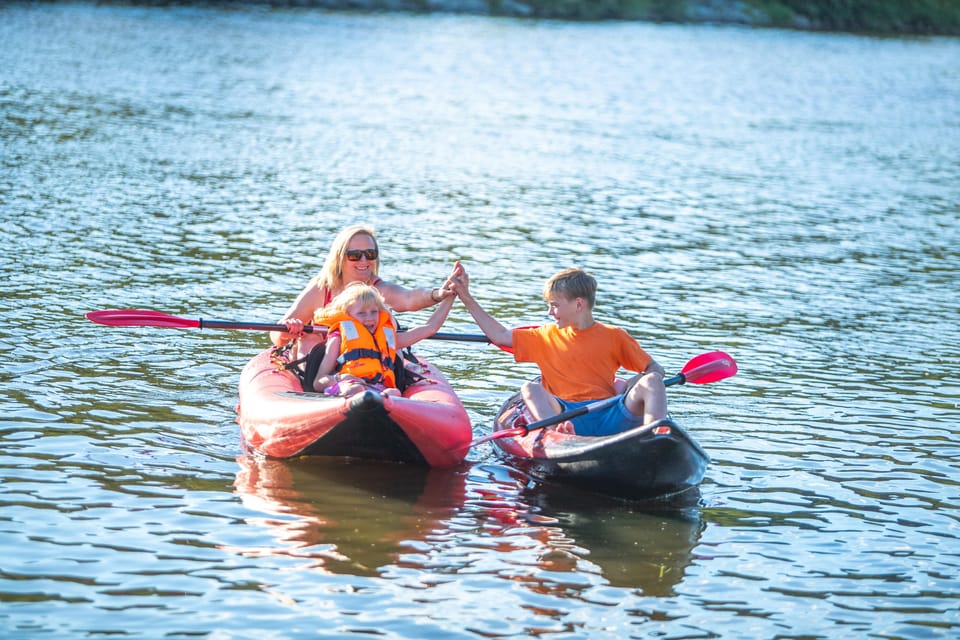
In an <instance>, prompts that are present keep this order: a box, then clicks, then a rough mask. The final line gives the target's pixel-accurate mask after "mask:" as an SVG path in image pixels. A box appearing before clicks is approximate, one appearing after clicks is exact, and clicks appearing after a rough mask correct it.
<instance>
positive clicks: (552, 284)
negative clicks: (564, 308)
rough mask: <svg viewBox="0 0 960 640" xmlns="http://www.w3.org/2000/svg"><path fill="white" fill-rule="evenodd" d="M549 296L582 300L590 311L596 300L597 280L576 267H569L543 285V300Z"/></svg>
mask: <svg viewBox="0 0 960 640" xmlns="http://www.w3.org/2000/svg"><path fill="white" fill-rule="evenodd" d="M551 294H560V295H562V296H563V297H564V298H567V299H568V300H575V299H576V298H583V299H584V300H586V302H587V306H589V307H590V308H591V309H592V308H593V305H594V303H595V302H596V299H597V280H596V278H594V277H593V276H592V275H590V274H589V273H587V272H586V271H584V270H583V269H580V268H578V267H571V268H569V269H564V270H563V271H559V272H557V273H555V274H553V275H552V276H551V277H550V279H549V280H547V283H546V284H545V285H543V299H544V300H546V299H547V298H549V297H550V295H551Z"/></svg>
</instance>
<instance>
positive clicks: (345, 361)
mask: <svg viewBox="0 0 960 640" xmlns="http://www.w3.org/2000/svg"><path fill="white" fill-rule="evenodd" d="M444 293H446V292H444ZM453 301H454V296H452V295H445V296H444V297H443V300H442V301H441V302H440V304H439V306H438V307H437V309H436V310H435V311H434V312H433V315H431V316H430V319H429V320H427V323H426V324H424V325H422V326H419V327H415V328H413V329H410V330H408V331H403V332H398V331H397V325H396V322H395V321H394V319H393V316H392V315H391V314H390V312H389V311H387V307H386V304H385V303H384V300H383V296H382V295H380V292H379V291H377V289H376V287H373V286H370V285H368V284H364V283H362V282H354V283H351V284H349V285H347V286H346V287H345V288H344V290H343V291H342V292H341V293H340V294H339V295H337V296H336V297H335V298H334V299H333V300H332V301H331V302H330V304H328V305H327V306H326V307H324V308H323V309H319V310H317V312H316V313H315V314H314V318H313V322H314V324H319V325H325V326H328V327H330V330H329V332H328V333H327V344H326V351H325V353H324V356H323V360H322V361H321V362H320V368H319V369H318V370H317V375H316V377H315V378H314V380H313V390H314V391H322V392H325V393H328V394H331V395H345V396H352V395H354V394H355V393H358V392H360V391H363V390H364V389H367V388H374V389H377V390H381V391H382V392H383V395H400V391H399V389H397V380H396V374H395V373H394V363H395V362H396V361H397V358H398V354H399V352H400V350H401V349H405V348H406V347H409V346H411V345H413V344H416V343H417V342H420V341H421V340H423V339H424V338H429V337H430V336H432V335H433V334H435V333H436V332H437V331H439V329H440V327H441V325H443V323H444V321H445V320H446V319H447V315H449V313H450V308H451V307H452V306H453Z"/></svg>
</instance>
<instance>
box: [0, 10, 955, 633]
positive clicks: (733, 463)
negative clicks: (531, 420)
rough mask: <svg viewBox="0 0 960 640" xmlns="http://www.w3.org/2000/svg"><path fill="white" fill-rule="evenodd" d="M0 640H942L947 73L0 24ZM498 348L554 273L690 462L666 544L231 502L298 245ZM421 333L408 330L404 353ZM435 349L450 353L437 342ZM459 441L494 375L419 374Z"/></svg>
mask: <svg viewBox="0 0 960 640" xmlns="http://www.w3.org/2000/svg"><path fill="white" fill-rule="evenodd" d="M0 51H2V53H0V60H2V64H0V241H2V245H3V247H4V249H3V252H2V254H0V323H2V327H3V329H2V331H0V350H2V354H3V357H2V362H0V381H2V387H3V390H4V393H3V394H2V396H0V408H2V411H0V486H2V489H0V496H2V510H0V558H2V560H0V632H2V635H3V636H4V637H9V638H31V639H32V638H53V637H58V638H59V637H71V638H79V637H103V636H114V637H117V636H119V637H137V638H147V637H156V638H160V637H164V638H186V637H192V638H197V637H206V638H251V639H252V638H257V639H258V640H259V639H263V638H317V637H324V638H326V637H329V638H334V637H347V636H354V635H356V636H365V637H369V636H371V635H372V636H376V637H381V638H471V639H476V638H492V637H496V638H521V637H523V638H526V637H542V638H582V637H590V638H617V639H621V638H628V637H629V638H653V637H656V638H745V637H749V638H775V637H776V638H800V637H803V638H831V639H836V638H866V637H874V638H917V639H921V638H922V639H927V638H940V637H944V638H945V637H954V636H956V635H957V634H958V633H960V609H958V604H957V603H958V596H960V581H958V578H957V575H958V573H960V551H958V550H960V544H958V540H957V538H958V536H960V523H958V507H960V489H958V477H960V463H958V460H960V446H958V444H957V439H958V436H960V427H958V415H960V413H958V406H960V383H958V376H957V367H958V363H960V329H958V320H960V316H958V311H960V304H958V300H960V287H958V267H960V231H958V228H960V225H958V223H960V204H958V203H960V163H958V150H960V40H958V39H956V38H873V37H864V36H853V35H845V34H823V33H803V32H791V31H780V30H772V29H766V30H757V29H750V28H745V27H733V26H727V27H722V26H709V25H655V24H645V23H562V22H550V21H533V20H514V19H505V18H502V19H497V18H489V17H478V16H473V17H471V16H449V15H447V16H444V15H407V14H363V13H337V12H325V11H321V10H308V9H295V8H294V9H286V10H283V9H266V8H258V7H256V6H249V7H247V6H241V7H236V8H227V9H214V8H191V7H172V8H144V7H118V6H97V5H96V4H87V3H52V4H46V3H37V4H11V5H7V6H4V7H0ZM351 222H366V223H369V224H371V225H373V226H374V227H375V228H376V229H377V231H378V233H379V235H380V241H381V247H382V253H383V258H384V266H383V275H384V276H385V277H387V278H388V279H391V280H394V281H396V282H399V283H402V284H406V285H409V286H419V285H423V286H436V285H438V284H440V283H441V282H442V279H443V278H444V277H445V275H446V274H447V273H448V272H449V269H450V267H451V265H452V264H453V262H454V261H455V260H462V261H463V263H464V264H465V265H466V268H467V269H468V271H469V273H470V278H471V289H472V290H473V292H474V294H475V295H476V297H477V298H478V299H479V300H480V301H481V302H482V303H484V304H485V305H486V306H487V308H488V309H490V310H491V311H492V312H493V313H494V315H496V316H497V317H498V318H500V319H501V320H502V321H503V322H504V323H505V324H508V325H512V326H516V325H524V324H531V323H536V322H541V321H544V320H545V319H546V308H545V305H544V303H543V301H542V300H541V299H540V290H541V286H542V283H543V281H544V280H545V279H546V278H547V277H548V276H549V275H551V274H552V273H553V272H554V271H556V270H558V269H560V268H562V267H566V266H571V265H579V266H583V267H585V268H587V269H588V270H590V271H591V272H593V273H594V274H595V275H596V276H597V278H598V280H599V284H600V292H599V296H598V303H597V309H596V315H597V317H598V319H600V320H602V321H605V322H610V323H614V324H619V325H621V326H623V327H625V328H627V329H628V330H629V331H630V332H631V333H632V334H633V335H634V336H635V337H637V338H638V340H640V342H641V343H642V344H643V345H644V347H645V348H646V349H647V350H648V351H649V352H651V353H652V354H653V355H654V357H655V358H657V360H658V361H659V362H661V363H662V364H663V365H664V366H665V367H666V368H667V370H668V371H670V372H674V371H677V370H679V369H680V368H681V367H682V366H683V364H684V363H685V362H686V361H687V360H688V359H689V358H691V357H692V356H694V355H696V354H697V353H700V352H704V351H711V350H714V349H721V350H724V351H727V352H729V353H730V354H731V355H733V356H734V357H735V358H736V360H737V362H738V363H739V366H740V372H739V374H738V375H737V376H736V377H734V378H731V379H729V380H724V381H721V382H717V383H714V384H711V385H699V386H691V385H688V386H685V387H674V388H671V390H670V392H669V398H670V409H671V412H672V414H673V416H674V418H675V419H677V420H678V422H680V423H681V424H682V425H684V426H685V427H686V428H687V429H688V430H689V431H690V433H691V434H693V435H694V437H695V438H696V439H697V441H698V442H699V443H700V444H701V445H702V446H703V447H704V449H705V450H707V451H708V452H709V454H710V456H711V458H712V461H711V464H710V466H709V467H708V469H707V474H706V477H705V479H704V481H703V483H702V485H701V487H700V488H699V492H698V493H697V494H696V495H694V496H689V497H688V499H687V500H686V501H685V502H684V503H683V504H667V505H661V506H659V507H657V508H653V507H651V506H638V505H634V504H630V503H622V502H617V501H612V500H607V499H605V498H602V497H597V496H589V495H582V494H576V493H573V492H571V491H568V490H564V489H562V488H558V487H550V486H542V485H538V484H536V483H534V482H531V480H530V479H529V478H527V477H524V476H523V475H522V474H521V473H519V472H518V471H516V470H514V469H511V468H510V467H509V466H507V465H506V464H504V463H503V462H502V461H500V460H499V459H498V458H497V457H496V456H495V455H494V453H493V451H492V449H491V447H490V445H482V446H479V447H477V448H476V449H474V450H472V451H471V453H470V456H469V458H468V460H467V463H466V464H465V465H464V466H463V467H461V468H458V469H454V470H449V471H437V470H435V471H426V470H422V469H415V468H409V467H403V466H397V465H378V464H345V463H341V462H332V461H328V462H326V463H322V462H320V463H318V462H317V461H294V462H279V461H269V462H265V461H258V460H254V459H251V458H250V457H248V456H246V455H245V454H244V452H243V449H242V448H241V443H240V438H239V432H238V428H237V425H236V423H235V412H234V407H235V404H236V384H237V380H238V376H239V372H240V369H241V368H242V367H243V365H244V363H245V362H246V361H247V360H248V359H249V358H250V357H252V356H253V355H254V354H255V353H256V352H257V351H259V350H260V349H261V348H263V347H264V346H265V344H266V343H267V338H266V336H265V335H263V334H259V333H255V332H244V331H209V330H203V331H199V330H175V329H151V328H140V329H137V328H129V329H126V328H110V327H104V326H100V325H95V324H93V323H90V322H88V321H86V320H85V319H84V317H83V314H84V313H85V312H87V311H91V310H95V309H107V308H148V309H157V310H160V311H164V312H167V313H172V314H176V315H180V316H185V317H190V318H196V317H204V318H208V319H225V320H250V321H254V322H272V321H274V320H275V319H277V318H279V317H280V315H281V314H282V313H283V311H284V309H285V308H286V307H287V305H288V304H289V303H290V302H291V300H292V299H293V297H294V296H295V295H296V293H297V292H298V291H299V290H300V288H301V287H302V286H303V284H304V283H305V281H306V279H307V278H308V277H309V276H310V275H311V274H312V273H314V272H315V271H316V270H317V269H319V266H320V263H321V261H322V258H323V255H324V254H325V252H326V249H327V247H328V245H329V242H330V240H331V239H332V237H333V235H334V234H335V233H336V231H337V230H338V229H339V228H341V227H342V226H343V225H345V224H347V223H351ZM423 317H424V316H422V315H418V314H411V315H410V316H409V318H410V321H411V322H415V321H416V320H417V319H419V318H423ZM444 331H449V332H463V333H475V332H476V331H477V328H476V326H475V325H474V324H473V322H472V321H471V320H470V318H469V316H468V314H467V313H466V312H465V310H464V309H463V307H462V306H457V307H455V308H454V310H453V312H452V314H451V318H450V320H449V321H448V322H447V324H446V325H445V327H444ZM417 350H418V353H420V354H421V355H423V356H424V357H427V358H429V359H430V360H432V361H433V362H435V363H436V364H438V365H439V366H440V367H441V369H442V370H443V371H444V372H445V373H446V374H447V377H448V378H449V379H450V380H451V382H452V383H453V384H454V385H455V387H456V388H457V389H458V391H459V392H460V393H461V397H462V399H463V400H464V404H465V405H466V407H467V409H468V412H469V414H470V417H471V420H472V422H473V425H474V433H475V434H476V436H478V437H479V436H482V435H485V434H487V433H489V432H490V429H491V426H492V420H493V416H494V414H495V412H496V410H497V408H498V407H499V405H500V403H501V402H502V401H503V399H505V397H507V396H508V395H509V394H510V393H511V392H512V391H513V390H515V389H516V387H517V385H518V384H519V383H520V382H521V381H523V380H525V379H528V378H529V377H530V376H531V375H533V370H532V369H531V368H530V366H529V365H518V364H514V363H512V361H511V359H510V358H509V357H508V356H506V355H505V354H504V353H502V352H500V351H499V350H497V349H494V348H492V347H489V346H485V345H479V344H472V343H461V342H441V341H433V342H431V341H429V340H428V341H424V342H423V343H421V344H420V345H418V347H417Z"/></svg>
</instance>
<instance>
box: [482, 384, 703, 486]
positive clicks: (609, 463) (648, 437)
mask: <svg viewBox="0 0 960 640" xmlns="http://www.w3.org/2000/svg"><path fill="white" fill-rule="evenodd" d="M531 422H533V419H532V418H531V417H530V414H529V413H528V412H527V411H526V409H525V408H524V405H523V401H522V400H521V398H520V394H519V393H517V394H515V395H514V396H512V397H511V398H510V399H509V400H507V402H505V403H504V405H503V407H501V409H500V412H499V413H498V415H497V418H496V420H495V422H494V433H493V435H492V436H491V437H490V439H491V440H492V441H493V444H494V447H495V448H496V451H497V453H498V455H499V456H500V457H501V458H502V459H504V460H505V461H507V462H508V463H510V464H511V465H512V466H514V467H516V468H517V469H520V470H521V471H524V472H526V473H528V474H529V475H530V476H532V477H533V478H535V479H537V480H540V481H547V482H558V483H562V484H566V485H569V486H574V487H577V488H579V489H583V490H586V491H591V492H595V493H602V494H606V495H610V496H614V497H618V498H626V499H630V500H653V499H661V498H669V497H671V496H676V495H678V494H680V493H683V492H685V491H688V490H690V489H693V488H695V487H696V486H697V485H698V484H699V483H700V481H701V480H702V479H703V475H704V472H705V471H706V468H707V464H708V463H709V462H710V458H709V456H707V454H706V452H705V451H704V450H703V449H702V448H701V447H700V445H699V444H697V443H696V442H695V441H694V440H693V438H691V437H690V436H689V435H688V434H687V432H686V431H684V430H683V429H682V428H681V427H680V426H679V425H678V424H677V423H676V422H674V421H673V420H671V419H670V418H667V419H665V420H661V421H659V422H656V423H654V424H649V425H643V426H640V427H637V428H635V429H630V430H629V431H623V432H621V433H617V434H614V435H611V436H589V437H588V436H577V435H572V434H565V433H559V432H557V431H556V430H555V429H539V430H536V431H531V432H529V433H527V434H525V435H506V434H505V435H504V437H497V432H498V431H509V430H515V431H522V427H524V426H525V425H526V424H529V423H531ZM518 428H519V429H518Z"/></svg>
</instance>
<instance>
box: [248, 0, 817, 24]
mask: <svg viewBox="0 0 960 640" xmlns="http://www.w3.org/2000/svg"><path fill="white" fill-rule="evenodd" d="M261 3H262V4H267V5H270V6H285V7H316V8H322V9H331V10H352V11H411V12H419V13H462V14H475V15H491V16H508V17H523V18H535V17H556V16H548V15H544V13H543V11H541V10H540V8H539V5H538V4H537V3H535V2H524V0H262V1H261ZM639 4H640V3H638V5H639ZM648 4H649V6H648V8H646V9H644V8H643V7H642V6H637V7H636V8H634V9H632V10H631V11H630V13H629V15H623V16H617V17H620V18H622V19H631V20H651V21H656V22H663V21H671V22H694V23H716V24H742V25H750V26H774V25H776V26H781V27H792V28H797V29H810V28H814V27H815V25H812V24H811V23H810V21H809V20H808V19H806V18H804V17H803V16H792V17H789V18H787V21H786V24H784V20H783V16H779V17H778V19H777V20H775V19H774V17H773V16H771V15H770V14H768V13H767V12H765V11H764V10H762V9H760V8H758V7H756V6H753V5H750V4H748V3H746V2H743V1H741V0H686V2H675V3H672V6H670V8H669V11H666V10H665V9H664V6H665V5H664V3H655V2H651V3H648ZM566 17H576V16H566Z"/></svg>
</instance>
